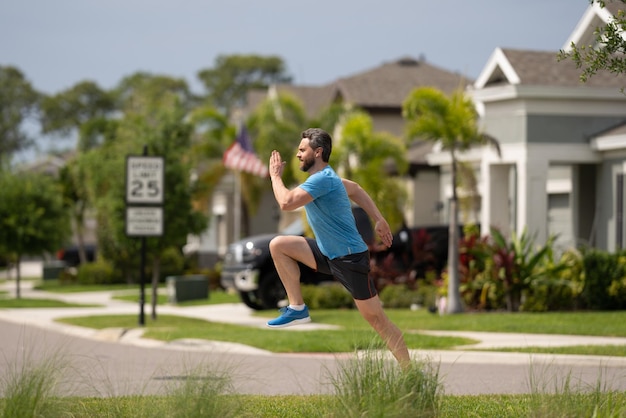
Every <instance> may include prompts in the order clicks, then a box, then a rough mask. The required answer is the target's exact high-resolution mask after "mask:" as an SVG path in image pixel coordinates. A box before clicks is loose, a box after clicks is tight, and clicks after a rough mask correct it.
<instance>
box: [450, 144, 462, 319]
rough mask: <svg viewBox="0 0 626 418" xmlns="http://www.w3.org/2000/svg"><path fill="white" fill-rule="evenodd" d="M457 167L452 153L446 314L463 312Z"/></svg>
mask: <svg viewBox="0 0 626 418" xmlns="http://www.w3.org/2000/svg"><path fill="white" fill-rule="evenodd" d="M456 177H457V167H456V158H455V155H454V150H453V151H452V199H450V225H449V228H450V229H449V236H448V301H447V312H448V313H459V312H463V306H462V304H461V293H460V290H459V288H460V287H461V279H460V277H459V208H458V197H457V191H456Z"/></svg>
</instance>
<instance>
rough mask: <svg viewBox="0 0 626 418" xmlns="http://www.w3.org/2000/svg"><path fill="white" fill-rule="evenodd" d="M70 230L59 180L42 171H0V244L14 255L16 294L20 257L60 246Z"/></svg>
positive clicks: (49, 250) (19, 277) (18, 290)
mask: <svg viewBox="0 0 626 418" xmlns="http://www.w3.org/2000/svg"><path fill="white" fill-rule="evenodd" d="M69 234H70V225H69V217H68V214H67V211H66V210H65V208H64V207H63V200H62V198H61V190H60V188H59V186H58V184H57V183H56V182H55V181H54V180H53V179H51V178H50V177H47V176H45V175H42V174H30V173H19V174H11V173H8V172H5V173H1V174H0V248H4V249H6V250H9V251H11V253H13V254H15V255H16V265H17V280H16V285H17V289H16V295H17V298H20V297H21V293H20V279H21V272H20V268H19V266H20V261H21V260H22V257H23V256H25V255H42V254H44V253H46V252H54V251H56V250H58V249H59V248H60V247H62V246H63V244H64V243H65V241H66V240H67V238H68V237H69Z"/></svg>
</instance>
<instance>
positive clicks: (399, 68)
mask: <svg viewBox="0 0 626 418" xmlns="http://www.w3.org/2000/svg"><path fill="white" fill-rule="evenodd" d="M471 81H472V80H469V79H467V78H464V77H462V76H461V75H459V74H457V73H453V72H450V71H447V70H444V69H441V68H438V67H435V66H434V65H431V64H428V63H426V62H425V61H423V60H416V59H413V58H402V59H399V60H397V61H394V62H389V63H384V64H382V65H380V66H378V67H375V68H373V69H370V70H367V71H363V72H360V73H357V74H354V75H352V76H348V77H342V78H339V79H337V80H336V81H334V82H331V83H329V84H326V85H323V86H298V85H292V84H280V85H278V86H277V89H278V91H279V92H288V93H291V94H292V95H294V96H296V97H298V98H299V99H300V100H301V101H302V103H303V104H304V106H305V110H306V113H307V115H308V116H309V117H314V116H316V115H317V114H318V113H319V111H320V110H322V109H323V108H324V107H326V106H328V105H330V104H331V103H333V102H335V101H342V102H346V103H351V104H353V105H356V106H358V107H362V108H365V109H368V108H369V109H372V108H388V109H394V110H398V111H399V109H401V107H402V102H403V101H404V99H406V97H407V96H408V95H409V93H410V92H411V91H412V90H413V89H415V88H418V87H425V86H432V87H436V88H438V89H440V90H442V91H443V92H445V93H451V92H453V91H454V90H456V89H458V88H465V86H467V85H468V84H470V83H471ZM266 97H267V90H253V91H250V92H249V93H248V103H247V108H248V109H254V108H255V107H256V106H258V104H259V103H261V101H263V100H264V99H265V98H266Z"/></svg>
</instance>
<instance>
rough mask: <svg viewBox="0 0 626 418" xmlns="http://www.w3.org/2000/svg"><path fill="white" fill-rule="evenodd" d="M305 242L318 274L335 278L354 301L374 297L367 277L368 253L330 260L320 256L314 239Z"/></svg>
mask: <svg viewBox="0 0 626 418" xmlns="http://www.w3.org/2000/svg"><path fill="white" fill-rule="evenodd" d="M306 241H307V242H308V244H309V247H311V250H312V251H313V255H314V256H315V261H316V263H317V271H318V272H320V273H324V274H332V275H333V276H335V278H336V279H337V280H339V282H340V283H341V284H342V285H344V287H345V288H346V289H348V291H349V292H350V294H351V295H352V297H353V298H354V299H356V300H366V299H371V298H373V297H374V296H376V294H377V292H376V286H375V285H374V280H372V279H371V278H370V277H369V271H370V254H369V251H364V252H362V253H357V254H349V255H346V256H344V257H337V258H335V259H332V260H330V259H329V258H328V257H326V256H325V255H324V254H322V252H321V251H320V248H319V247H318V246H317V242H315V240H314V239H312V238H307V239H306Z"/></svg>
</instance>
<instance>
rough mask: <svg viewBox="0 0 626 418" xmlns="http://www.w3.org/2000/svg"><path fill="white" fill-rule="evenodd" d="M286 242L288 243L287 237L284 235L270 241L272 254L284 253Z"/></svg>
mask: <svg viewBox="0 0 626 418" xmlns="http://www.w3.org/2000/svg"><path fill="white" fill-rule="evenodd" d="M286 241H287V240H286V237H285V236H283V235H279V236H277V237H274V238H272V240H271V241H270V253H271V254H279V253H284V249H285V246H286Z"/></svg>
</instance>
